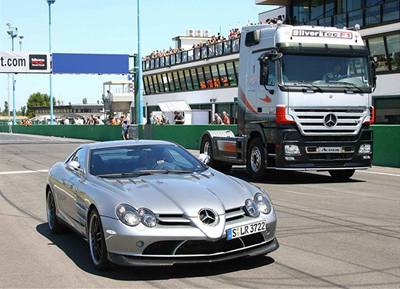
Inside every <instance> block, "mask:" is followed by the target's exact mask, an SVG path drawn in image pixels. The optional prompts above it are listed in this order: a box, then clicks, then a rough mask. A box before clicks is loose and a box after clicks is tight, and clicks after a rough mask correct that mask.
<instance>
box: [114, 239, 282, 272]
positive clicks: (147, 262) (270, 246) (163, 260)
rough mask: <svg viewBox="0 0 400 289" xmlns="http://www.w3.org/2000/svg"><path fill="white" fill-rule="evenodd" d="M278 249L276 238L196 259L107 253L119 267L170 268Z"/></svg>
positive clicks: (260, 253)
mask: <svg viewBox="0 0 400 289" xmlns="http://www.w3.org/2000/svg"><path fill="white" fill-rule="evenodd" d="M278 248H279V243H278V240H277V239H276V238H274V239H272V240H271V241H269V242H265V243H263V244H261V245H255V246H253V247H250V248H243V249H238V250H236V251H231V252H227V253H219V254H214V255H207V256H196V257H173V256H168V257H151V256H150V257H149V256H129V255H120V254H113V253H109V255H108V258H109V260H110V261H111V262H112V263H114V264H117V265H121V266H172V265H174V264H197V263H215V262H223V261H228V260H232V259H236V258H241V257H252V256H258V255H266V254H268V253H270V252H273V251H275V250H277V249H278Z"/></svg>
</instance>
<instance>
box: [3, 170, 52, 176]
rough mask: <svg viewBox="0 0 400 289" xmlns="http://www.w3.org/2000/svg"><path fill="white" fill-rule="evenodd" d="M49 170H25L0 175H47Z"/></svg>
mask: <svg viewBox="0 0 400 289" xmlns="http://www.w3.org/2000/svg"><path fill="white" fill-rule="evenodd" d="M48 171H49V170H36V171H33V170H25V171H8V172H0V176H1V175H22V174H35V173H47V172H48Z"/></svg>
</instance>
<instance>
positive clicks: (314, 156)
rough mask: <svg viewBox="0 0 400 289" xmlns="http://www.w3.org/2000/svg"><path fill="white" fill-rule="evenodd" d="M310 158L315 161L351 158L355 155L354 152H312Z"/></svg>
mask: <svg viewBox="0 0 400 289" xmlns="http://www.w3.org/2000/svg"><path fill="white" fill-rule="evenodd" d="M308 157H309V159H310V160H313V161H326V160H332V161H335V160H351V159H352V157H353V154H352V153H350V154H343V153H342V154H328V153H325V154H310V155H309V156H308Z"/></svg>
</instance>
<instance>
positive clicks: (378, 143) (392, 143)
mask: <svg viewBox="0 0 400 289" xmlns="http://www.w3.org/2000/svg"><path fill="white" fill-rule="evenodd" d="M8 129H9V128H8V126H0V132H8ZM221 129H224V130H225V129H229V130H232V131H233V132H234V133H236V129H237V127H236V126H235V125H230V126H227V125H225V126H221V125H165V126H156V125H146V126H141V127H139V128H138V134H139V137H140V138H141V139H156V140H167V141H172V142H175V143H179V144H180V145H182V146H184V147H186V148H189V149H199V147H200V137H201V135H202V134H203V133H204V132H205V131H206V130H221ZM373 130H374V161H373V163H374V164H375V165H381V166H391V167H400V125H374V126H373ZM13 132H14V133H23V134H36V135H44V136H56V137H68V138H79V139H89V140H96V141H107V140H118V139H121V128H120V127H119V126H79V125H77V126H75V125H66V126H61V125H60V126H50V125H32V126H14V127H13Z"/></svg>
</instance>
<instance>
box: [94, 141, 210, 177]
mask: <svg viewBox="0 0 400 289" xmlns="http://www.w3.org/2000/svg"><path fill="white" fill-rule="evenodd" d="M206 168H207V167H206V166H205V165H204V164H202V163H201V162H200V161H199V160H197V159H196V158H195V157H194V156H193V155H191V154H190V153H189V152H188V151H186V150H184V149H182V148H181V147H179V146H177V145H140V146H139V145H135V146H126V147H110V148H101V149H94V150H92V151H91V153H90V173H91V174H92V175H95V176H100V177H120V176H139V175H147V174H156V173H193V172H201V171H204V170H205V169H206Z"/></svg>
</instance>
